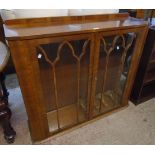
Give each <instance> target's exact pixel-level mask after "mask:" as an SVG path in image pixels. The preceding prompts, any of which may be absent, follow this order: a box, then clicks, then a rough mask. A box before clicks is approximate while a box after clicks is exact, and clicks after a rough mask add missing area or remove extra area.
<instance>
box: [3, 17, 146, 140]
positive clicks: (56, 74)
mask: <svg viewBox="0 0 155 155" xmlns="http://www.w3.org/2000/svg"><path fill="white" fill-rule="evenodd" d="M38 21H39V22H38ZM43 21H44V22H43ZM4 28H5V35H6V39H7V41H8V45H9V47H10V49H11V54H12V57H13V61H14V64H15V67H16V71H17V75H18V79H19V83H20V87H21V90H22V94H23V97H24V102H25V106H26V110H27V113H28V122H29V127H30V131H31V136H32V140H33V141H38V140H42V139H45V138H47V137H49V136H51V135H54V134H56V133H58V132H61V131H63V130H65V129H68V128H71V127H73V126H76V125H78V124H81V123H84V122H88V121H90V120H92V119H94V118H96V117H98V116H100V115H103V114H105V113H108V112H110V111H114V110H115V109H119V108H121V107H124V106H127V104H128V98H129V95H130V91H131V88H132V84H133V79H134V77H135V73H136V70H137V65H138V62H139V59H140V56H141V50H142V48H143V44H144V41H145V36H146V33H147V23H146V22H144V21H142V20H141V21H139V20H136V19H133V18H130V17H128V14H111V15H88V16H72V17H56V18H54V17H53V18H40V19H33V20H32V19H18V20H10V21H8V20H7V21H5V26H4ZM129 57H130V58H131V61H128V58H129Z"/></svg>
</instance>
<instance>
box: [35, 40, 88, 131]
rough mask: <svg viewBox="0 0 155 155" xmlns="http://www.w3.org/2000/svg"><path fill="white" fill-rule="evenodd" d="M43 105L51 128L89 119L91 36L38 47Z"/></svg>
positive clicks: (55, 128)
mask: <svg viewBox="0 0 155 155" xmlns="http://www.w3.org/2000/svg"><path fill="white" fill-rule="evenodd" d="M37 57H38V63H39V67H40V77H41V81H42V89H43V95H44V101H45V103H44V105H45V108H46V112H47V119H48V124H49V131H50V132H57V131H59V130H62V129H64V128H67V127H70V126H73V125H75V124H78V123H80V122H83V121H86V120H87V117H88V82H89V80H88V79H89V64H90V40H89V39H81V40H71V41H62V42H56V43H50V44H43V45H40V46H38V47H37Z"/></svg>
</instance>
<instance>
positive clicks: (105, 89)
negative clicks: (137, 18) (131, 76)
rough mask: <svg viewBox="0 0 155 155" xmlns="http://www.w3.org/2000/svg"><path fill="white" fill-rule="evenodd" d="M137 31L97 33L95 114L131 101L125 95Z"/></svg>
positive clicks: (93, 115) (93, 105) (93, 114)
mask: <svg viewBox="0 0 155 155" xmlns="http://www.w3.org/2000/svg"><path fill="white" fill-rule="evenodd" d="M137 35H138V33H134V32H132V31H131V32H123V31H122V32H119V33H118V32H116V31H115V32H112V33H108V32H104V33H99V34H98V35H97V37H96V40H97V42H96V47H98V52H97V58H95V60H94V62H95V63H94V65H95V66H94V68H95V70H94V81H93V82H94V83H93V85H95V86H94V94H93V97H94V98H93V99H92V100H93V101H92V102H93V103H92V117H95V116H98V115H100V114H103V113H106V112H109V111H111V110H114V109H116V108H119V107H121V106H123V104H124V103H127V101H125V100H124V99H123V96H124V95H125V94H124V93H125V86H126V84H127V83H126V81H127V78H128V71H129V67H130V64H131V62H132V56H133V53H134V52H133V50H134V45H135V42H136V38H137ZM136 63H137V62H136ZM135 65H136V64H135Z"/></svg>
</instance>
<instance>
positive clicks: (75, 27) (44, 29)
mask: <svg viewBox="0 0 155 155" xmlns="http://www.w3.org/2000/svg"><path fill="white" fill-rule="evenodd" d="M146 25H147V22H146V21H143V20H137V19H135V18H131V17H128V18H126V19H117V20H107V21H94V22H93V21H91V22H82V23H70V24H59V25H35V26H25V25H24V26H15V25H7V24H4V31H5V37H6V39H7V40H23V39H36V38H43V37H50V36H59V35H69V34H70V35H71V34H79V33H89V32H100V31H108V30H119V29H130V28H137V27H144V26H146Z"/></svg>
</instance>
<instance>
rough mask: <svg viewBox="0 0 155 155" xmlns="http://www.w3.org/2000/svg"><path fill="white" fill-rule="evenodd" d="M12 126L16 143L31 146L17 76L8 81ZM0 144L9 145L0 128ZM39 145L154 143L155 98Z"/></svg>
mask: <svg viewBox="0 0 155 155" xmlns="http://www.w3.org/2000/svg"><path fill="white" fill-rule="evenodd" d="M7 86H8V88H9V92H10V96H9V102H10V108H11V110H12V113H13V116H12V119H11V122H12V126H13V127H14V129H15V130H16V132H17V137H16V139H15V142H14V144H32V142H31V138H30V134H29V129H28V125H27V115H26V111H25V107H24V103H23V99H22V95H21V91H20V88H19V86H18V82H17V79H16V75H11V76H9V77H8V78H7ZM0 133H1V134H0V144H7V143H6V141H5V140H4V138H3V134H2V128H0ZM37 144H64V145H67V144H73V145H76V144H79V145H82V144H93V145H96V144H155V99H152V100H149V101H147V102H145V103H142V104H141V105H138V106H135V105H133V104H132V103H130V104H129V106H128V107H127V108H126V109H124V110H121V111H119V112H116V113H114V114H112V115H109V116H106V117H104V118H101V119H99V120H97V121H95V122H92V123H90V124H88V125H85V126H82V127H80V128H78V129H74V130H71V131H68V132H65V133H63V134H59V135H57V136H54V137H51V138H48V139H46V140H44V141H42V142H39V143H37Z"/></svg>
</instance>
